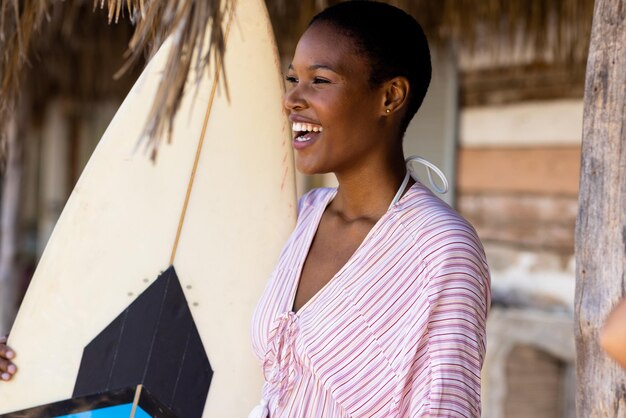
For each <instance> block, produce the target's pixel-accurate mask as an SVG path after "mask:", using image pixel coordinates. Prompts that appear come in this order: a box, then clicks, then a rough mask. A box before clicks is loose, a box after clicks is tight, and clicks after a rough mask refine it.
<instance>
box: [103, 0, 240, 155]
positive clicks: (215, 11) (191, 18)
mask: <svg viewBox="0 0 626 418" xmlns="http://www.w3.org/2000/svg"><path fill="white" fill-rule="evenodd" d="M234 1H235V0H224V1H222V2H220V1H219V0H187V1H151V0H125V1H124V0H94V7H95V6H97V5H98V4H99V5H100V7H104V5H105V4H106V5H107V7H108V12H109V20H110V21H112V20H115V21H117V20H118V19H119V17H120V15H121V14H122V13H123V10H124V8H125V9H126V11H127V12H128V14H129V16H130V18H131V19H132V20H133V21H135V22H136V28H135V32H134V34H133V37H132V39H131V40H130V43H129V49H128V61H127V65H125V66H124V67H123V68H122V69H121V70H120V72H119V73H123V72H124V71H125V70H126V69H127V68H128V66H129V65H132V64H133V63H135V62H136V61H137V60H139V59H140V58H141V57H142V55H143V54H144V53H145V51H149V53H150V54H153V53H154V52H156V50H157V49H158V47H159V46H160V45H161V44H162V43H163V41H164V40H165V39H166V38H167V37H168V36H172V39H173V46H172V48H171V50H170V52H169V56H168V59H167V64H166V67H165V72H164V74H163V78H162V80H161V84H160V87H159V89H158V92H157V95H156V97H155V100H154V102H153V103H152V105H151V110H150V114H149V117H148V124H147V126H146V128H145V135H144V137H145V138H146V139H147V141H148V143H147V146H149V147H150V149H151V152H152V156H153V158H154V157H156V153H157V150H158V147H159V143H160V141H161V140H162V138H163V137H164V134H165V131H166V128H167V127H169V128H171V126H172V121H173V118H174V115H175V114H176V111H177V110H178V106H179V105H180V101H181V99H182V96H183V91H184V87H185V83H186V80H187V76H188V74H189V71H190V69H191V66H192V63H193V62H195V65H196V66H197V67H198V68H196V71H197V73H198V74H199V73H201V71H202V70H203V69H204V68H205V67H206V66H207V64H208V63H209V61H210V57H211V54H214V55H215V56H217V57H218V59H219V58H220V57H221V56H222V54H223V52H224V34H223V31H222V14H223V13H225V11H226V10H227V9H228V8H229V7H231V6H232V3H233V2H234ZM220 3H222V4H221V5H220ZM207 30H209V31H210V36H211V38H210V44H209V47H208V48H207V49H203V48H202V43H203V41H204V39H205V37H206V35H207ZM194 56H195V58H196V59H195V61H194ZM119 73H118V74H119Z"/></svg>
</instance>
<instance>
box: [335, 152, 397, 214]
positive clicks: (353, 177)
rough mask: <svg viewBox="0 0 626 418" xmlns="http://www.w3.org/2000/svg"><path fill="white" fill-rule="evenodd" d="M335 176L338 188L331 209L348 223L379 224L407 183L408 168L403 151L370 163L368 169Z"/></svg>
mask: <svg viewBox="0 0 626 418" xmlns="http://www.w3.org/2000/svg"><path fill="white" fill-rule="evenodd" d="M335 174H336V176H337V181H338V182H339V187H338V188H337V196H336V197H335V199H334V200H333V202H332V203H331V206H330V209H331V210H333V211H335V212H336V213H337V214H338V215H340V216H341V217H342V218H344V219H346V220H347V221H350V220H358V219H364V218H365V219H370V220H373V221H376V220H378V219H379V218H380V217H381V216H382V215H384V214H385V212H387V209H388V208H389V205H390V203H391V201H392V199H393V198H394V196H395V195H396V193H397V192H398V188H399V187H400V185H401V183H402V181H403V180H404V176H405V175H406V167H405V164H404V156H403V155H402V153H401V152H400V153H395V154H394V156H393V157H392V158H389V159H387V160H386V161H383V162H380V163H379V164H375V163H368V164H367V165H366V168H363V169H355V170H351V171H350V172H342V173H335ZM407 188H408V187H407Z"/></svg>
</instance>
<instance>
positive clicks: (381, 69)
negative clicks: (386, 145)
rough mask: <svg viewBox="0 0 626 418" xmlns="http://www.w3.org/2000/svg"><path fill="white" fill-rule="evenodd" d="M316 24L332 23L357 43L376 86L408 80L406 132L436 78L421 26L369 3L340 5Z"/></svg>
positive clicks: (357, 1) (402, 13)
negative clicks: (367, 62) (393, 80)
mask: <svg viewBox="0 0 626 418" xmlns="http://www.w3.org/2000/svg"><path fill="white" fill-rule="evenodd" d="M315 23H327V24H330V25H332V26H333V27H334V28H335V29H337V30H338V31H339V32H341V33H342V34H344V35H346V36H347V37H349V38H351V39H352V40H353V41H354V43H355V45H356V47H357V48H358V52H359V53H361V54H363V56H364V57H365V58H366V59H368V61H369V63H370V65H371V73H370V80H369V81H370V84H371V85H372V86H373V87H376V86H379V85H380V84H382V83H383V82H385V81H387V80H390V79H392V78H393V77H397V76H404V77H406V78H407V79H408V81H409V85H410V93H409V97H408V104H407V110H406V115H405V117H404V120H403V121H402V126H401V128H402V132H404V131H405V130H406V128H407V126H408V125H409V122H410V121H411V119H413V116H414V115H415V113H416V112H417V110H418V109H419V107H420V106H421V105H422V102H423V101H424V96H426V91H427V90H428V86H429V84H430V78H431V75H432V67H431V62H430V49H429V47H428V40H427V39H426V35H425V34H424V31H423V30H422V27H421V26H420V24H419V23H417V21H416V20H415V19H414V18H413V17H412V16H411V15H409V14H408V13H406V12H405V11H403V10H401V9H399V8H397V7H394V6H391V5H389V4H386V3H378V2H375V1H369V0H352V1H346V2H343V3H338V4H336V5H334V6H331V7H329V8H327V9H325V10H323V11H322V12H320V13H319V14H317V15H316V16H315V17H313V19H312V20H311V22H310V23H309V26H312V25H313V24H315Z"/></svg>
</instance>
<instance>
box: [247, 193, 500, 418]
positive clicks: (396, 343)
mask: <svg viewBox="0 0 626 418" xmlns="http://www.w3.org/2000/svg"><path fill="white" fill-rule="evenodd" d="M335 193H336V190H335V189H316V190H313V191H311V192H309V193H308V194H306V195H305V196H303V197H302V199H301V201H300V204H299V216H298V223H297V225H296V228H295V230H294V232H293V234H292V236H291V237H290V239H289V240H288V242H287V244H286V246H285V248H284V249H283V251H282V253H281V255H280V258H279V261H278V265H277V266H276V269H275V271H274V272H273V273H272V275H271V277H270V280H269V283H268V284H267V287H266V289H265V292H264V294H263V296H262V297H261V300H260V301H259V304H258V306H257V308H256V311H255V314H254V318H253V323H252V341H253V348H254V351H255V353H256V355H257V356H258V357H259V359H260V360H261V361H262V364H263V366H262V368H263V373H264V376H265V384H264V387H263V398H264V400H265V401H266V402H267V403H268V409H269V411H270V417H271V418H280V417H289V418H299V417H308V418H312V417H325V418H326V417H328V418H331V417H332V418H334V417H479V416H480V369H481V366H482V362H483V356H484V354H485V321H486V319H487V312H488V309H489V304H490V290H489V272H488V268H487V263H486V261H485V255H484V252H483V248H482V245H481V243H480V241H479V239H478V237H477V235H476V232H475V231H474V229H473V228H472V227H471V226H470V225H469V224H468V222H467V221H465V220H464V219H463V218H462V217H461V216H460V215H458V214H457V213H456V212H455V211H454V210H452V209H451V208H450V207H449V206H447V205H446V204H445V203H443V202H442V201H441V200H439V199H438V198H437V197H436V196H434V195H433V194H432V193H431V192H430V191H429V190H428V189H427V188H426V187H424V186H423V185H421V184H420V183H416V184H415V185H413V186H412V187H411V188H410V189H409V190H408V191H407V193H406V194H405V195H404V196H403V197H402V199H401V200H400V201H399V202H398V203H396V204H395V205H393V206H392V207H391V208H390V209H389V210H388V211H387V213H386V214H385V215H384V216H383V217H382V218H381V219H380V220H379V221H378V222H377V223H376V224H375V225H374V227H373V228H372V230H371V231H370V232H369V234H368V235H367V237H366V238H365V239H364V241H363V242H362V244H361V245H360V247H359V248H358V249H357V250H356V252H355V253H354V254H353V255H352V257H351V258H350V259H349V260H348V262H347V263H346V264H345V265H344V266H343V267H342V268H341V269H340V270H339V272H337V274H336V275H335V276H334V277H333V278H332V279H331V280H330V282H329V283H328V284H327V285H326V286H325V287H324V288H322V290H320V291H319V292H318V293H317V294H316V295H315V296H313V298H311V299H310V300H309V301H308V302H307V303H306V304H305V305H304V306H303V307H302V308H300V310H298V312H297V313H294V312H293V310H292V307H293V302H294V297H295V294H296V290H297V286H298V282H299V278H300V272H301V270H302V266H303V264H304V261H305V258H306V256H307V254H308V250H309V247H310V245H311V242H312V240H313V237H314V235H315V232H316V230H317V226H318V224H319V221H320V218H321V216H322V213H323V212H324V210H325V208H326V206H327V205H328V204H329V203H330V201H331V200H332V199H333V197H334V196H335Z"/></svg>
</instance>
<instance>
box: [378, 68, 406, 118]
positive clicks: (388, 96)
mask: <svg viewBox="0 0 626 418" xmlns="http://www.w3.org/2000/svg"><path fill="white" fill-rule="evenodd" d="M409 89H410V85H409V80H407V79H406V77H394V78H392V79H391V80H388V81H386V82H385V84H384V100H383V107H382V113H383V114H384V115H391V114H394V113H396V112H398V111H401V110H402V109H404V107H405V106H406V103H407V101H408V97H409Z"/></svg>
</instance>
